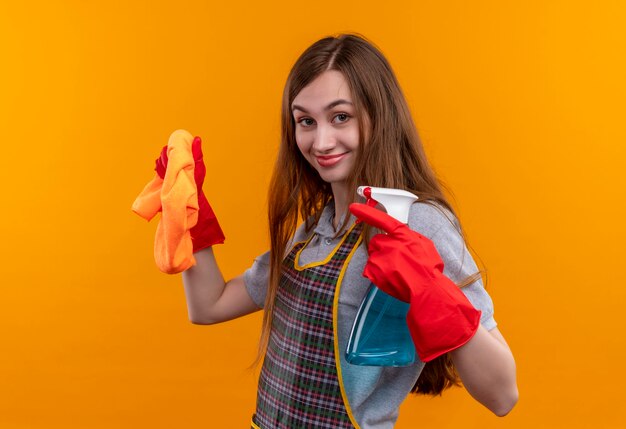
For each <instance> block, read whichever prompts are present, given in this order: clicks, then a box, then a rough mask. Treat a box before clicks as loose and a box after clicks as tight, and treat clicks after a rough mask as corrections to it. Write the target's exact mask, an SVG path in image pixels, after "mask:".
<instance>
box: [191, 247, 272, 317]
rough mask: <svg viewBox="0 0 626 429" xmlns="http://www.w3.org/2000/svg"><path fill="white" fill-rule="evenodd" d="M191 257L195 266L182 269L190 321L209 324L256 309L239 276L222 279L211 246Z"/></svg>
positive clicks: (241, 277) (257, 308)
mask: <svg viewBox="0 0 626 429" xmlns="http://www.w3.org/2000/svg"><path fill="white" fill-rule="evenodd" d="M194 257H195V259H196V265H195V266H193V267H191V268H189V269H188V270H186V271H183V284H184V286H185V296H186V298H187V312H188V313H189V320H190V321H191V323H194V324H198V325H211V324H214V323H220V322H225V321H227V320H232V319H236V318H237V317H241V316H244V315H246V314H249V313H253V312H255V311H258V310H260V308H259V307H258V306H257V305H256V304H255V303H254V301H253V300H252V298H251V297H250V295H249V294H248V291H247V290H246V287H245V283H244V280H243V275H240V276H237V277H235V278H234V279H232V280H230V281H228V282H225V281H224V277H223V276H222V273H221V271H220V269H219V267H218V266H217V262H216V260H215V255H214V254H213V249H212V248H211V247H208V248H206V249H203V250H200V251H198V252H196V253H194Z"/></svg>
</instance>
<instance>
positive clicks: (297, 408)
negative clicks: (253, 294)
mask: <svg viewBox="0 0 626 429" xmlns="http://www.w3.org/2000/svg"><path fill="white" fill-rule="evenodd" d="M361 229H362V224H361V223H359V224H356V225H353V226H352V228H350V230H348V232H347V233H346V234H345V235H344V238H343V239H342V241H341V242H340V243H339V244H338V245H337V247H336V248H335V249H334V250H333V251H332V252H331V254H330V255H329V256H328V258H326V259H325V260H324V261H321V262H317V263H312V264H308V265H306V266H300V265H299V264H298V259H299V256H300V252H302V250H303V249H304V248H305V247H306V245H307V244H308V242H309V241H310V240H311V239H309V240H307V241H306V242H300V243H296V244H295V245H294V247H293V248H292V249H291V251H290V252H289V254H288V255H287V257H286V258H285V259H284V261H283V268H282V276H281V280H280V285H279V288H278V291H277V293H276V301H275V307H274V317H273V321H272V330H271V333H270V338H269V343H268V348H267V353H266V354H265V360H264V363H263V368H262V370H261V375H260V377H259V387H258V394H257V408H256V414H255V415H254V416H253V418H252V428H255V429H279V428H280V429H293V428H328V429H339V428H355V427H358V426H357V424H356V422H354V418H353V416H352V413H351V411H350V408H349V406H347V405H346V404H347V400H344V398H345V392H344V391H343V386H342V384H341V382H340V378H341V368H340V365H339V362H340V361H339V357H340V355H339V351H338V350H337V338H336V323H337V320H336V317H337V304H338V297H339V287H340V284H341V280H342V279H343V274H344V272H345V269H346V267H347V266H348V262H349V260H350V258H351V257H352V254H353V253H354V251H355V250H356V248H357V247H358V246H359V244H360V242H361Z"/></svg>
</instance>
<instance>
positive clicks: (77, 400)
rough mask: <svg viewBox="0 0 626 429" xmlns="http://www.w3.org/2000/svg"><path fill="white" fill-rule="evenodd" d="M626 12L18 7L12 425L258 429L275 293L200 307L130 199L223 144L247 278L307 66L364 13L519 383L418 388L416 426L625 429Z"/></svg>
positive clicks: (222, 173) (213, 159)
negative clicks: (260, 302) (258, 367)
mask: <svg viewBox="0 0 626 429" xmlns="http://www.w3.org/2000/svg"><path fill="white" fill-rule="evenodd" d="M624 22H626V7H625V6H624V5H623V3H621V2H618V1H599V2H596V3H593V5H592V3H590V2H576V1H564V0H563V1H536V0H535V1H528V2H500V1H477V2H462V1H458V2H439V3H437V2H431V1H406V2H401V3H400V2H393V1H390V2H383V3H380V2H379V1H371V2H364V1H341V2H337V1H332V2H331V1H317V2H308V3H307V2H305V3H301V2H295V1H291V2H287V1H274V2H272V3H271V4H269V5H268V4H264V3H259V4H252V3H250V4H248V3H246V2H242V1H238V0H234V1H230V2H221V1H220V2H199V1H186V0H180V1H177V2H152V1H130V2H123V1H106V2H105V1H101V2H96V1H64V2H61V1H57V2H47V1H46V2H44V1H40V2H23V3H20V2H3V3H2V5H1V6H0V55H1V56H2V57H1V58H2V67H1V68H0V131H1V135H2V137H3V139H2V141H3V144H2V152H1V154H0V156H1V160H0V163H1V165H0V179H1V182H0V183H1V184H2V210H1V216H2V218H1V219H2V222H0V237H2V238H1V242H0V261H1V262H0V264H1V274H0V276H1V277H0V279H1V280H0V281H1V288H0V303H1V305H2V311H0V337H1V341H0V427H3V428H20V429H21V428H29V429H30V428H111V427H115V428H143V427H146V428H147V427H150V428H173V427H185V428H189V429H191V428H216V427H223V428H236V427H249V426H248V422H249V418H250V414H251V413H252V412H253V408H254V401H255V394H256V390H255V384H256V382H255V377H256V375H255V372H254V371H251V370H249V369H247V367H248V366H249V364H250V363H251V362H252V360H253V358H254V355H255V349H256V342H257V336H258V331H259V327H260V316H261V315H260V313H257V314H255V315H253V316H248V317H245V318H243V319H240V320H237V321H233V322H230V323H227V324H223V325H219V326H212V327H207V326H195V325H192V324H190V323H189V322H188V320H187V313H186V306H185V301H184V294H183V289H182V281H181V278H180V276H179V275H178V276H168V275H165V274H161V273H160V272H159V271H158V270H157V269H156V267H155V264H154V260H153V255H152V242H153V235H154V231H155V229H156V221H153V222H152V223H146V222H145V221H144V220H142V219H140V218H139V217H138V216H136V215H135V214H133V213H132V212H131V211H130V206H131V203H132V202H133V200H134V198H135V196H136V195H137V194H138V193H139V192H140V191H141V189H142V188H143V186H144V185H145V183H147V181H148V180H150V179H151V178H152V175H153V171H152V169H153V166H154V159H155V158H156V156H157V155H158V153H159V150H160V148H161V146H162V145H164V144H166V142H167V138H168V136H169V134H170V133H171V132H172V131H173V130H175V129H178V128H185V129H188V130H190V131H191V132H192V133H194V134H198V135H200V136H202V137H203V139H204V148H205V149H204V150H205V159H206V163H207V168H208V174H207V180H206V182H205V187H204V189H205V192H206V193H207V196H208V198H209V200H210V201H211V202H212V204H213V206H214V208H215V210H216V212H217V213H218V215H219V217H220V220H221V223H222V226H223V228H224V230H225V232H226V234H227V243H226V244H225V245H224V246H220V247H219V249H218V250H217V255H218V259H219V261H220V263H221V266H222V270H223V272H224V274H225V276H227V277H232V276H234V275H237V274H239V273H241V272H242V271H243V270H244V269H246V268H247V267H248V266H249V265H250V263H251V262H252V259H253V257H254V256H256V255H257V254H259V253H261V252H262V251H264V250H265V249H266V247H267V243H268V240H267V226H266V221H265V209H266V203H265V198H266V192H267V185H268V180H269V175H270V172H271V168H272V164H273V160H274V156H275V151H276V147H277V141H278V134H279V103H280V96H281V91H282V86H283V84H284V81H285V78H286V76H287V73H288V71H289V69H290V67H291V65H292V64H293V62H294V61H295V59H296V58H297V56H298V55H299V54H300V53H301V52H302V50H304V49H305V48H306V47H307V46H308V45H309V44H310V43H312V42H313V41H315V40H317V39H318V38H320V37H322V36H325V35H327V34H332V33H337V32H343V31H356V32H360V33H362V34H364V35H366V36H367V37H368V38H370V39H371V40H373V41H374V42H375V43H376V44H377V45H378V46H379V47H380V48H381V49H382V50H383V52H384V53H385V54H386V55H387V56H388V58H389V60H390V62H391V63H392V65H393V66H394V68H395V70H396V72H397V74H398V77H399V79H400V82H401V84H402V86H403V88H404V90H405V92H406V95H407V97H408V99H409V101H410V104H411V107H412V110H413V113H414V115H415V119H416V122H417V124H418V127H419V130H420V133H421V136H422V138H423V141H424V144H425V146H426V149H427V151H428V154H429V156H430V158H431V160H432V162H433V164H434V166H435V167H436V169H437V170H438V172H439V173H440V175H441V176H442V178H443V179H445V181H446V182H447V183H448V184H449V185H450V187H451V188H452V189H453V191H454V194H455V206H456V207H457V209H458V211H459V214H460V217H461V220H462V221H463V223H464V226H465V228H466V230H467V233H468V236H469V240H470V243H471V245H472V246H473V248H474V250H475V251H476V252H477V253H478V255H479V256H480V258H481V259H482V261H483V263H484V265H485V266H486V268H487V271H488V289H489V291H490V293H491V295H492V297H493V299H494V301H495V305H496V319H497V321H498V322H499V326H500V329H501V331H502V332H503V333H504V335H505V337H506V338H507V340H508V341H509V343H510V345H511V348H512V350H513V351H514V354H515V357H516V361H517V365H518V377H519V388H520V395H521V396H520V401H519V403H518V405H517V406H516V408H515V409H514V410H513V412H512V413H511V414H510V415H509V416H507V417H505V418H503V419H499V418H497V417H495V416H493V415H491V414H490V413H489V412H488V411H487V410H486V409H484V408H483V407H482V406H481V405H480V404H478V403H476V402H475V401H473V400H472V399H471V398H470V397H469V395H468V394H467V393H466V392H465V391H464V390H462V389H456V390H454V391H451V392H449V393H446V394H445V395H444V396H443V397H442V398H435V399H430V398H411V399H409V400H408V401H407V402H406V403H405V404H404V405H403V408H402V411H401V417H400V419H399V422H398V424H397V427H398V428H413V427H418V424H419V427H438V428H459V427H462V428H497V427H507V428H528V427H533V428H534V429H539V428H561V427H562V428H586V427H593V428H613V427H618V426H620V427H623V426H621V425H623V424H624V421H625V420H626V414H625V411H624V407H623V402H624V399H625V398H624V392H625V391H624V385H625V383H626V377H625V376H624V371H623V365H624V362H626V353H625V352H626V341H625V334H624V329H623V328H624V327H625V326H626V324H624V322H623V314H624V310H623V308H624V302H625V301H626V292H625V289H626V288H625V287H624V286H625V280H624V277H625V276H624V273H623V267H624V254H625V251H624V248H625V242H626V227H625V226H624V219H625V218H626V216H625V215H626V213H625V208H626V198H625V196H626V193H625V192H624V185H625V184H626V181H625V180H624V176H623V174H624V168H625V167H624V166H625V165H626V164H625V161H626V156H625V155H626V154H625V149H624V147H625V146H626V145H625V143H626V139H625V137H626V132H625V131H624V116H625V115H624V100H625V99H626V84H625V79H624V76H626V67H625V59H624V58H625V53H626V50H625V47H626V33H625V30H624Z"/></svg>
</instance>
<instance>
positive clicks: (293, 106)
mask: <svg viewBox="0 0 626 429" xmlns="http://www.w3.org/2000/svg"><path fill="white" fill-rule="evenodd" d="M340 104H349V105H350V106H352V102H350V101H348V100H344V99H343V98H340V99H339V100H335V101H333V102H332V103H330V104H329V105H328V106H326V107H324V111H328V110H330V109H332V108H334V107H337V106H339V105H340ZM294 110H300V111H301V112H304V113H309V112H308V111H307V110H306V109H305V108H304V107H302V106H298V105H297V104H293V105H292V106H291V111H294Z"/></svg>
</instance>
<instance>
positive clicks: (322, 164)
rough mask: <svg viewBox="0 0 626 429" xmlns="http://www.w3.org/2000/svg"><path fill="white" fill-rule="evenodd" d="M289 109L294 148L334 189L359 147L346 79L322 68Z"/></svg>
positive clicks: (346, 172) (333, 71)
mask: <svg viewBox="0 0 626 429" xmlns="http://www.w3.org/2000/svg"><path fill="white" fill-rule="evenodd" d="M291 111H292V114H293V117H294V120H295V123H296V143H297V144H298V148H299V149H300V151H301V152H302V155H304V157H305V158H306V160H307V161H308V162H309V163H310V164H311V165H312V166H313V168H315V170H317V172H318V173H319V175H320V177H321V178H322V180H324V181H325V182H328V183H330V184H331V186H332V188H333V191H334V192H336V191H337V190H338V188H337V186H342V185H345V183H346V179H347V178H348V176H349V174H350V173H351V172H352V169H353V168H354V163H355V158H356V155H357V152H358V150H359V123H358V120H357V117H356V111H355V108H354V105H353V100H352V95H351V94H350V89H349V87H348V82H347V81H346V79H345V78H344V76H343V74H341V73H340V72H338V71H336V70H328V71H325V72H324V73H322V74H321V75H319V76H318V77H317V78H316V79H315V80H314V81H313V82H311V83H310V84H309V85H307V86H306V87H304V88H303V89H302V91H300V93H298V95H297V96H296V97H295V98H294V100H293V103H292V105H291Z"/></svg>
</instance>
